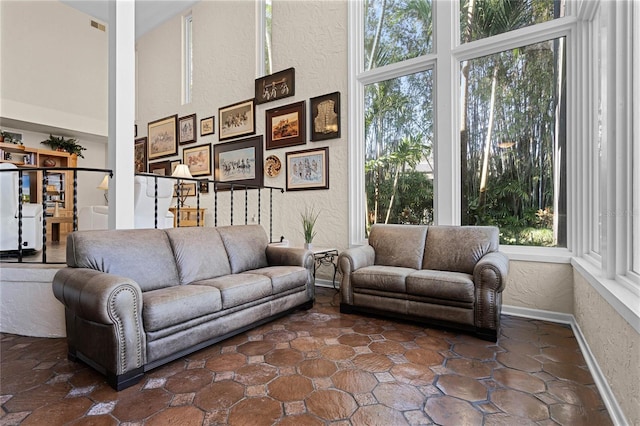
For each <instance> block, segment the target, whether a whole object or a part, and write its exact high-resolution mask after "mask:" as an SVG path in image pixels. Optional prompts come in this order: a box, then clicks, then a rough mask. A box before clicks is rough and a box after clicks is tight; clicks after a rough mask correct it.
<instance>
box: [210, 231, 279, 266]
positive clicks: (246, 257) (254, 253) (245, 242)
mask: <svg viewBox="0 0 640 426" xmlns="http://www.w3.org/2000/svg"><path fill="white" fill-rule="evenodd" d="M218 232H219V233H220V237H222V242H223V243H224V247H225V249H226V250H227V256H228V258H229V264H230V265H231V273H233V274H238V273H240V272H244V271H249V270H251V269H258V268H264V267H266V266H268V263H267V253H266V250H267V245H268V244H269V239H268V238H267V233H266V232H265V231H264V228H262V226H260V225H237V226H220V227H218Z"/></svg>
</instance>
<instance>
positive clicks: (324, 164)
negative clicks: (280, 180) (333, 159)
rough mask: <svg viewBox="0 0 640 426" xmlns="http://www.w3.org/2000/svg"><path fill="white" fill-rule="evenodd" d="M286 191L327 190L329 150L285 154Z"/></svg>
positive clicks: (319, 149)
mask: <svg viewBox="0 0 640 426" xmlns="http://www.w3.org/2000/svg"><path fill="white" fill-rule="evenodd" d="M286 166H287V185H286V187H287V191H301V190H307V189H329V148H327V147H324V148H316V149H307V150H304V151H294V152H287V159H286Z"/></svg>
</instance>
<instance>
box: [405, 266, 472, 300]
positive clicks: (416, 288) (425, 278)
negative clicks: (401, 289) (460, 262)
mask: <svg viewBox="0 0 640 426" xmlns="http://www.w3.org/2000/svg"><path fill="white" fill-rule="evenodd" d="M407 294H413V295H416V296H424V297H430V298H434V299H441V300H455V301H464V302H469V303H473V301H474V300H475V286H474V285H473V276H472V275H468V274H463V273H460V272H447V271H433V270H422V271H416V272H414V273H412V274H410V275H409V276H408V277H407Z"/></svg>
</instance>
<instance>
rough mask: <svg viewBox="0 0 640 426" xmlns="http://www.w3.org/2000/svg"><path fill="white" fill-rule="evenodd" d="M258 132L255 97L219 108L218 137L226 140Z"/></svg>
mask: <svg viewBox="0 0 640 426" xmlns="http://www.w3.org/2000/svg"><path fill="white" fill-rule="evenodd" d="M255 132H256V115H255V102H254V100H253V99H248V100H246V101H242V102H238V103H236V104H233V105H228V106H226V107H222V108H220V109H218V135H219V136H218V139H219V140H221V141H222V140H226V139H232V138H237V137H239V136H245V135H252V134H254V133H255Z"/></svg>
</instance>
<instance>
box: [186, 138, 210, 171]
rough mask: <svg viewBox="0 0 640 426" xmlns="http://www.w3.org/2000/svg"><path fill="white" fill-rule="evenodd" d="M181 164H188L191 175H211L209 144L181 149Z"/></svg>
mask: <svg viewBox="0 0 640 426" xmlns="http://www.w3.org/2000/svg"><path fill="white" fill-rule="evenodd" d="M182 164H186V165H187V166H189V171H190V172H191V176H209V175H211V144H210V143H208V144H204V145H198V146H194V147H191V148H185V149H183V150H182Z"/></svg>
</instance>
